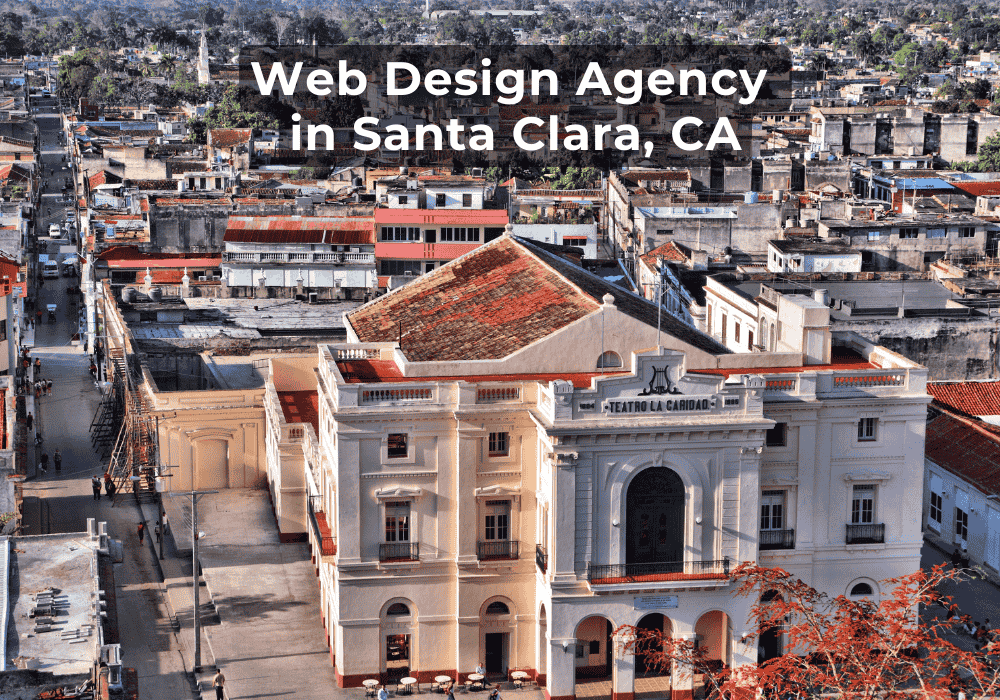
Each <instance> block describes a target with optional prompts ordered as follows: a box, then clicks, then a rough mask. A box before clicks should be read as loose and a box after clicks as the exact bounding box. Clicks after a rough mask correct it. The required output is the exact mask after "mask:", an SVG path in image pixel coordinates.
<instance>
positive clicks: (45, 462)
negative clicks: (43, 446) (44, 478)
mask: <svg viewBox="0 0 1000 700" xmlns="http://www.w3.org/2000/svg"><path fill="white" fill-rule="evenodd" d="M48 470H49V453H48V452H43V453H42V471H43V472H47V471H48Z"/></svg>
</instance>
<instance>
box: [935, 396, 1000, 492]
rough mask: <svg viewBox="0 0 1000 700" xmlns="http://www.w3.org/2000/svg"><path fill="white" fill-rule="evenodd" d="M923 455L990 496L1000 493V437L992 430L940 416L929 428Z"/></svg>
mask: <svg viewBox="0 0 1000 700" xmlns="http://www.w3.org/2000/svg"><path fill="white" fill-rule="evenodd" d="M924 455H925V456H926V457H927V459H929V460H930V461H932V462H934V463H935V464H937V465H939V466H941V467H944V468H945V469H947V470H948V471H950V472H952V473H953V474H956V475H958V476H960V477H961V478H962V479H964V480H966V481H968V482H969V483H970V484H972V485H973V486H975V487H976V488H978V489H980V490H981V491H983V492H984V493H986V494H987V495H991V494H997V493H1000V435H998V434H997V433H996V432H995V430H994V429H993V428H992V426H989V425H987V424H985V423H983V422H982V421H978V420H975V419H974V418H963V417H961V416H957V415H954V414H951V413H941V414H940V415H939V416H937V417H936V418H934V419H933V420H932V421H930V422H929V423H928V424H927V435H926V440H925V443H924Z"/></svg>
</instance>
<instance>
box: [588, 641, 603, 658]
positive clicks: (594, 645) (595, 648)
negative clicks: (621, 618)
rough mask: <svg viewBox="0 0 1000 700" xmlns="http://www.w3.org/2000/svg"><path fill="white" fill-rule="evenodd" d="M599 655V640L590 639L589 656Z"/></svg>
mask: <svg viewBox="0 0 1000 700" xmlns="http://www.w3.org/2000/svg"><path fill="white" fill-rule="evenodd" d="M600 653H601V642H600V640H597V639H591V640H590V655H591V656H593V655H594V654H600Z"/></svg>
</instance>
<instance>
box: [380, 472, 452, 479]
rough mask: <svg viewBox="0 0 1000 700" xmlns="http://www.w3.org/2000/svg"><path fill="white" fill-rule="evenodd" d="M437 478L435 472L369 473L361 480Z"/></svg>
mask: <svg viewBox="0 0 1000 700" xmlns="http://www.w3.org/2000/svg"><path fill="white" fill-rule="evenodd" d="M428 477H432V478H437V472H369V473H366V474H362V475H361V478H362V479H424V478H428Z"/></svg>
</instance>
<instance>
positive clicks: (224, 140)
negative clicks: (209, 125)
mask: <svg viewBox="0 0 1000 700" xmlns="http://www.w3.org/2000/svg"><path fill="white" fill-rule="evenodd" d="M251 134H253V129H209V131H208V145H210V146H212V147H213V148H232V147H233V146H239V145H240V144H244V143H249V142H250V136H251Z"/></svg>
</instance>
